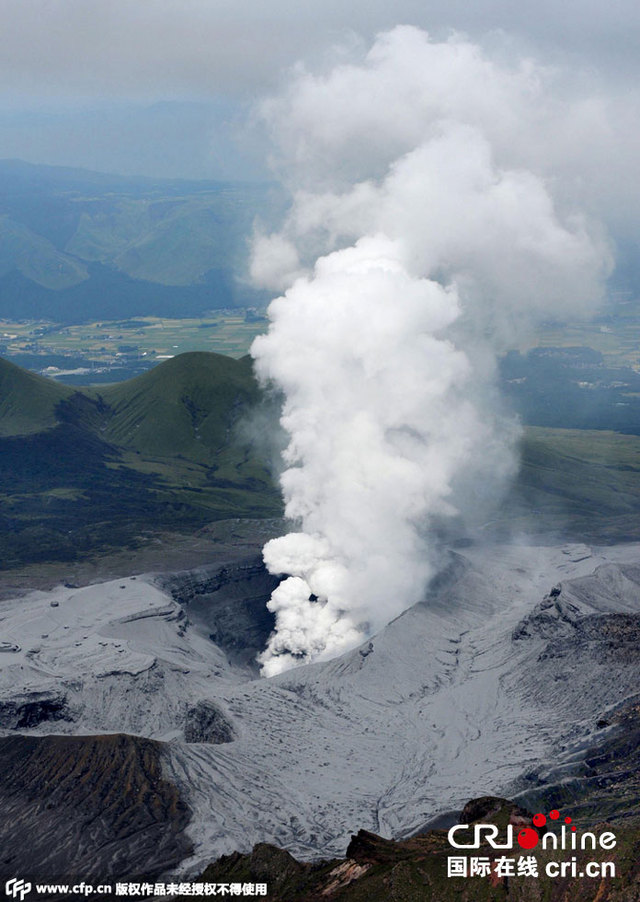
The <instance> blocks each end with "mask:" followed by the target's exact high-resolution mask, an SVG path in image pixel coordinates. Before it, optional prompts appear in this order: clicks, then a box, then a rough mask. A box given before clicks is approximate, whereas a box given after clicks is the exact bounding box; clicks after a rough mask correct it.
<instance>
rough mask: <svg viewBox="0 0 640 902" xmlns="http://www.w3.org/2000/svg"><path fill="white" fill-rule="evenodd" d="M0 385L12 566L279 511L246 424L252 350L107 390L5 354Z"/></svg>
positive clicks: (174, 367)
mask: <svg viewBox="0 0 640 902" xmlns="http://www.w3.org/2000/svg"><path fill="white" fill-rule="evenodd" d="M0 386H2V387H3V392H2V404H1V406H0V436H1V437H0V459H1V460H2V466H1V467H0V498H1V499H2V502H3V503H2V514H0V560H1V561H2V566H3V567H4V568H11V567H15V566H19V565H21V564H24V563H28V562H33V561H47V560H68V561H72V560H76V559H78V558H79V557H82V556H83V555H87V554H92V553H94V552H95V551H98V550H101V551H104V550H108V549H114V548H119V547H127V546H131V545H132V544H135V543H136V542H138V541H139V540H140V538H141V537H142V536H145V535H146V536H148V535H149V534H150V533H151V534H153V533H154V532H155V531H158V530H167V529H173V530H183V531H188V530H194V529H197V528H199V527H201V526H203V525H204V524H206V523H208V522H210V521H214V520H219V519H226V518H233V517H240V518H246V517H249V518H264V517H272V516H279V515H280V513H281V502H280V499H279V494H278V492H277V491H276V489H275V488H274V486H273V484H272V481H271V479H270V475H269V473H268V471H267V469H266V468H265V466H264V464H263V463H262V462H261V460H260V458H259V456H258V454H257V452H256V449H255V447H254V445H253V442H252V441H251V439H249V438H247V437H246V436H245V435H244V432H247V434H248V431H247V430H242V428H241V427H242V424H243V423H244V422H245V421H247V419H248V418H249V417H250V415H251V412H252V411H255V410H256V409H257V408H258V407H259V406H260V404H261V398H260V394H259V391H258V388H257V385H256V383H255V381H254V379H253V375H252V372H251V367H250V362H249V361H248V360H247V359H244V360H233V359H231V358H228V357H222V356H220V355H217V354H207V353H194V354H184V355H181V356H180V357H176V358H174V359H172V360H168V361H166V362H165V363H163V364H160V365H159V366H157V367H156V368H154V369H153V370H151V371H150V372H149V373H146V374H144V375H143V376H140V377H138V378H136V379H133V380H130V381H129V382H125V383H120V384H118V385H115V386H110V387H109V388H107V389H103V390H100V391H98V390H97V389H85V390H82V391H74V390H73V389H71V388H69V387H67V386H60V385H57V384H55V383H52V382H50V381H48V380H46V379H42V378H40V377H38V376H35V375H34V374H32V373H28V372H26V371H24V370H21V369H19V368H18V367H15V366H13V364H10V363H8V362H7V361H3V360H0Z"/></svg>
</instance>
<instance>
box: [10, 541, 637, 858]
mask: <svg viewBox="0 0 640 902" xmlns="http://www.w3.org/2000/svg"><path fill="white" fill-rule="evenodd" d="M634 561H640V548H639V547H638V546H626V547H617V548H610V549H606V550H602V551H599V552H593V553H592V552H591V551H590V550H589V549H586V548H585V547H584V546H566V547H564V548H531V547H527V546H524V545H522V546H515V545H514V546H502V547H493V548H487V547H484V548H470V549H465V550H464V554H458V553H456V554H452V555H451V557H450V562H449V565H448V567H447V568H446V570H445V571H444V572H443V574H442V575H441V577H440V578H439V579H438V580H436V582H435V584H434V585H432V588H431V590H430V592H429V595H428V598H427V600H426V602H425V603H422V604H418V605H416V606H414V607H413V608H411V609H410V610H408V611H406V612H405V613H404V614H402V615H401V616H400V617H398V618H397V619H396V620H395V621H393V622H392V623H390V624H389V625H388V626H387V627H385V628H384V629H383V630H382V631H381V632H380V633H379V634H378V635H376V636H374V637H373V638H372V639H371V641H370V642H366V643H364V644H363V645H362V647H360V648H359V649H356V650H354V651H352V652H349V653H348V654H346V655H343V656H342V657H340V658H338V659H335V660H332V661H329V662H325V663H316V664H313V665H309V666H305V667H299V668H297V669H294V670H291V671H288V672H286V673H284V674H281V675H279V676H277V677H274V678H272V679H269V680H263V679H256V678H255V671H254V672H252V671H251V670H250V669H248V668H247V666H246V664H245V663H244V662H242V661H240V662H239V661H237V660H234V658H233V657H232V658H231V660H230V659H229V657H228V656H227V654H226V652H225V651H224V650H223V649H222V648H220V647H219V646H217V645H215V644H214V643H213V642H212V641H211V640H210V639H209V638H208V632H210V631H211V624H210V623H208V624H207V628H206V629H204V628H203V626H202V623H201V624H200V625H199V626H196V625H194V624H191V623H189V616H188V615H189V604H188V603H187V605H186V612H187V613H186V615H185V610H184V608H183V607H182V606H181V605H180V604H179V603H178V602H176V601H175V600H174V599H173V598H172V597H171V596H169V595H168V594H165V593H164V592H163V591H161V589H159V588H158V585H157V584H154V581H153V580H151V579H149V580H143V579H140V578H138V579H137V580H135V579H123V580H118V581H113V582H110V583H103V584H100V585H95V586H90V587H87V588H85V589H78V590H70V589H58V590H56V591H54V592H51V593H34V594H32V595H31V596H28V597H25V598H21V599H16V600H13V601H7V602H3V606H2V609H1V611H0V616H1V617H2V619H1V620H0V640H2V641H3V642H6V643H7V648H8V647H9V646H12V647H14V650H12V651H9V650H8V651H6V652H5V653H3V654H2V655H0V713H1V714H2V722H1V724H2V728H3V730H4V732H5V733H7V734H13V735H15V733H16V732H28V733H37V734H44V733H52V732H54V733H73V734H86V733H104V732H119V731H126V732H133V733H137V734H140V735H143V736H148V737H151V738H155V739H164V740H170V743H169V746H168V752H169V756H168V762H167V763H166V766H167V767H168V769H169V771H170V773H167V776H168V777H169V779H171V780H172V781H173V782H175V783H177V785H178V786H179V788H180V791H181V792H182V794H183V795H184V797H185V799H186V801H187V803H188V805H189V806H190V808H191V811H192V820H191V823H190V826H189V828H188V832H189V835H190V837H191V839H192V841H193V844H194V857H193V858H192V859H191V860H190V862H188V863H187V867H188V868H192V869H196V868H198V867H199V866H200V865H201V864H202V863H203V862H205V861H210V860H211V859H212V858H214V857H216V856H217V855H218V854H220V853H224V852H229V851H232V850H234V849H241V850H245V849H249V848H251V846H252V845H253V844H254V843H255V842H258V841H271V842H275V843H278V844H279V845H282V846H285V847H286V848H288V849H289V850H290V851H292V852H293V853H294V854H296V855H298V856H303V857H307V858H310V857H316V856H318V855H320V854H322V855H324V856H326V855H331V854H334V853H335V854H342V853H343V852H344V848H345V847H346V844H347V842H348V838H349V835H350V833H351V832H352V831H353V830H354V829H356V828H365V829H370V830H372V831H374V832H377V833H379V834H383V835H388V836H391V835H395V836H399V835H406V834H408V833H410V832H412V831H414V830H416V829H418V828H420V827H421V826H422V825H424V824H425V823H426V822H427V821H428V820H429V819H430V818H432V817H433V816H434V815H436V814H438V813H439V812H442V811H444V810H449V809H451V808H455V807H457V806H460V807H462V805H463V804H464V803H465V802H466V801H467V800H468V799H469V798H472V797H474V796H477V795H478V794H479V793H499V794H504V793H505V792H509V791H511V792H514V791H517V790H518V789H524V788H526V787H527V786H530V785H531V782H530V781H531V775H532V774H540V773H542V772H543V771H544V769H545V768H546V769H548V768H550V767H551V766H555V765H557V764H558V762H559V761H561V760H562V757H563V756H564V755H570V753H571V751H572V750H573V748H574V747H577V746H579V745H580V744H581V743H582V744H584V743H585V742H587V741H588V738H589V736H590V735H592V734H593V733H594V732H595V731H596V729H597V726H596V725H597V722H598V720H600V719H601V718H602V717H603V716H606V714H607V712H608V710H609V709H611V708H613V707H615V706H616V705H618V704H620V703H622V702H623V701H624V700H625V699H628V698H629V697H631V696H632V695H633V694H634V693H636V692H637V686H638V676H639V671H638V657H637V652H636V653H635V654H634V651H633V645H632V643H630V641H629V636H630V635H631V634H632V633H633V632H634V630H637V624H638V616H639V615H640V603H639V602H638V601H637V599H638V598H639V597H640V568H638V567H637V566H635V564H634ZM594 571H595V573H594ZM253 578H254V577H252V579H253ZM558 586H559V588H560V591H559V593H558ZM206 588H207V591H209V590H210V589H212V586H210V585H209V584H208V583H207V585H206ZM214 588H215V587H214ZM236 588H237V587H236ZM173 589H174V595H175V594H179V593H176V592H175V586H174V587H173ZM235 591H236V589H234V592H235ZM205 594H206V593H205ZM224 610H225V618H226V620H225V629H227V628H228V616H229V608H228V605H226V604H225V607H224ZM200 614H202V612H200ZM243 617H245V619H246V611H245V612H244V614H243ZM625 618H626V619H625ZM16 646H18V647H19V648H18V650H15V647H16ZM185 737H186V738H187V739H189V740H191V741H190V742H186V741H185ZM202 740H208V741H202ZM524 775H528V780H529V782H527V779H524Z"/></svg>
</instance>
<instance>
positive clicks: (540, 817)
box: [533, 814, 547, 827]
mask: <svg viewBox="0 0 640 902" xmlns="http://www.w3.org/2000/svg"><path fill="white" fill-rule="evenodd" d="M533 823H534V826H536V827H544V825H545V824H546V823H547V819H546V817H545V816H544V814H534V815H533Z"/></svg>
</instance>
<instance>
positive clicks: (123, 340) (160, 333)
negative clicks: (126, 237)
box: [0, 310, 267, 364]
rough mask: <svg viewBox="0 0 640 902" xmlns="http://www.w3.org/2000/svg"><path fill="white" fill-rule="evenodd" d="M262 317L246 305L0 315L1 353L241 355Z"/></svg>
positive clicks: (109, 357)
mask: <svg viewBox="0 0 640 902" xmlns="http://www.w3.org/2000/svg"><path fill="white" fill-rule="evenodd" d="M266 327H267V323H266V319H265V318H264V317H263V316H260V315H259V314H256V313H254V312H252V311H249V312H248V311H245V310H216V311H212V312H211V314H209V315H203V316H201V317H188V318H185V319H170V318H168V317H157V316H142V317H136V318H135V319H130V320H116V321H111V322H107V321H99V322H92V323H84V324H82V325H71V326H63V325H60V324H59V323H52V322H31V321H30V322H9V321H6V320H0V348H1V349H2V351H1V353H2V355H3V356H4V357H7V358H8V359H11V357H15V356H16V355H21V354H25V353H31V354H33V355H36V356H40V357H42V358H43V362H44V359H45V358H46V357H47V356H49V355H65V356H69V357H70V358H72V357H86V358H87V359H88V360H90V361H93V362H95V363H96V364H106V363H109V362H112V361H113V360H114V359H115V358H118V357H122V356H124V355H127V356H133V357H138V358H142V357H149V358H151V360H150V361H149V362H150V363H151V361H152V360H158V359H159V360H162V359H166V358H167V357H174V356H176V355H177V354H184V353H186V352H188V351H213V352H214V353H216V354H225V355H227V356H228V357H243V356H244V355H245V354H246V353H247V352H248V350H249V347H250V345H251V342H252V341H253V339H254V338H255V337H256V335H260V334H261V333H262V332H264V331H265V329H266Z"/></svg>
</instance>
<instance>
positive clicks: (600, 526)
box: [494, 427, 640, 544]
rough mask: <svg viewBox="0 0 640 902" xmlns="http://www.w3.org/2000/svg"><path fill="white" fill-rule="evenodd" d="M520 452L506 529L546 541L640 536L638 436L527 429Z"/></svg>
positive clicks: (633, 538) (600, 540) (635, 538)
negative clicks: (525, 533) (522, 532)
mask: <svg viewBox="0 0 640 902" xmlns="http://www.w3.org/2000/svg"><path fill="white" fill-rule="evenodd" d="M521 454H522V456H521V465H520V473H519V476H518V480H517V482H516V484H515V486H514V487H513V491H512V492H511V495H510V497H509V498H508V499H507V502H506V504H505V506H504V508H503V514H504V517H505V519H504V520H503V521H502V526H503V527H504V528H505V529H508V530H509V531H512V532H513V531H514V530H516V531H517V530H518V529H519V528H521V529H522V530H523V531H526V532H528V533H530V534H531V533H533V534H539V535H544V536H546V537H547V539H548V540H552V539H553V538H561V537H564V538H571V539H574V540H576V541H585V542H594V543H602V544H607V543H609V542H623V541H638V540H640V438H639V437H638V436H634V435H620V434H618V433H615V432H602V431H591V430H580V429H544V428H539V427H528V428H527V430H526V432H525V436H524V439H523V442H522V447H521ZM499 526H500V523H496V524H494V528H495V527H499Z"/></svg>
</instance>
